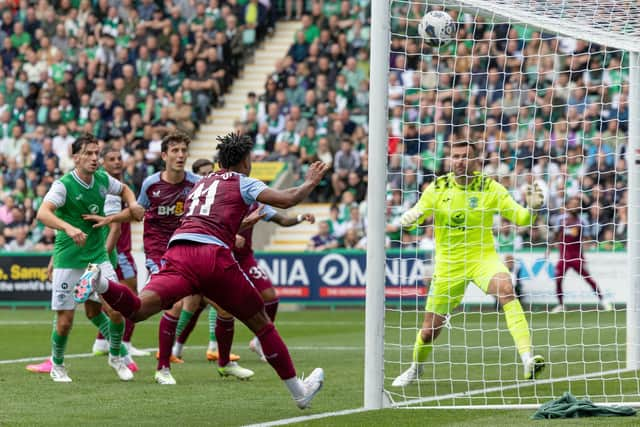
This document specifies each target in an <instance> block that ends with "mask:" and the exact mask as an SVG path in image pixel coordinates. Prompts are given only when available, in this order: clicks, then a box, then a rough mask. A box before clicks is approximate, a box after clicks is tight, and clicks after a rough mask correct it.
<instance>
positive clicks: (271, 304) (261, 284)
mask: <svg viewBox="0 0 640 427" xmlns="http://www.w3.org/2000/svg"><path fill="white" fill-rule="evenodd" d="M238 263H239V264H240V267H242V270H243V271H244V272H245V273H246V274H247V275H248V276H249V278H250V279H251V282H252V283H253V285H254V286H255V288H256V289H257V290H258V292H260V296H261V297H262V301H264V309H265V311H266V313H267V316H269V319H270V320H271V322H272V323H273V322H275V320H276V314H277V313H278V305H279V303H280V300H279V299H278V295H277V294H276V290H275V289H274V288H273V283H271V280H270V279H269V276H267V274H266V273H265V272H264V271H262V269H261V268H260V267H259V266H258V263H257V261H256V259H255V258H254V257H253V256H252V255H251V256H246V257H243V258H241V259H240V260H239V261H238ZM249 348H250V349H251V351H253V352H254V353H256V354H257V355H258V357H259V358H260V360H262V361H263V362H266V359H265V357H264V352H263V351H262V347H261V345H260V340H259V339H258V337H253V339H252V340H251V341H250V342H249Z"/></svg>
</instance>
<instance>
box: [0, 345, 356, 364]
mask: <svg viewBox="0 0 640 427" xmlns="http://www.w3.org/2000/svg"><path fill="white" fill-rule="evenodd" d="M205 348H207V346H203V345H201V346H195V345H194V346H188V347H185V350H189V349H191V350H203V349H205ZM141 350H142V351H149V352H154V351H157V350H158V349H157V348H155V347H154V348H143V349H141ZM289 350H294V351H362V350H364V347H362V346H308V345H302V346H295V345H294V346H290V347H289ZM94 356H95V354H93V353H77V354H65V356H64V358H65V359H84V358H87V357H94ZM47 357H49V356H39V357H23V358H21V359H8V360H0V365H11V364H14V363H26V362H37V361H39V360H45V359H46V358H47Z"/></svg>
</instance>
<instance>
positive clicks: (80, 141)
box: [71, 133, 98, 154]
mask: <svg viewBox="0 0 640 427" xmlns="http://www.w3.org/2000/svg"><path fill="white" fill-rule="evenodd" d="M97 143H98V138H96V137H95V136H93V135H91V134H90V133H83V134H82V135H80V136H79V137H77V138H76V140H75V141H73V144H71V154H78V153H79V152H81V151H82V149H83V148H84V147H85V146H86V145H88V144H97Z"/></svg>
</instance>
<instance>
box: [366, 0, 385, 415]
mask: <svg viewBox="0 0 640 427" xmlns="http://www.w3.org/2000/svg"><path fill="white" fill-rule="evenodd" d="M371 22H372V24H373V23H377V24H376V25H377V26H378V27H377V28H378V30H375V31H372V32H371V70H375V69H379V70H386V69H387V68H388V65H389V60H388V58H389V40H390V39H389V34H390V32H389V24H390V18H389V5H388V3H387V2H386V1H374V2H372V4H371ZM372 28H376V27H373V26H372ZM387 85H388V78H387V73H386V72H375V73H371V78H370V95H369V96H370V103H369V145H368V148H369V171H370V172H369V176H368V188H367V200H368V204H367V222H368V224H369V226H370V227H369V231H368V232H367V272H366V280H367V287H366V304H365V349H366V351H365V356H364V357H365V363H364V365H365V376H364V407H365V408H367V409H377V408H381V407H382V405H383V402H384V400H383V399H384V389H383V387H384V384H383V380H384V282H385V281H384V277H385V258H386V257H385V233H384V228H385V223H386V219H385V199H384V194H381V193H380V191H381V189H384V188H385V187H386V185H387V115H388V113H387ZM371 171H373V173H371ZM372 229H373V230H378V231H372Z"/></svg>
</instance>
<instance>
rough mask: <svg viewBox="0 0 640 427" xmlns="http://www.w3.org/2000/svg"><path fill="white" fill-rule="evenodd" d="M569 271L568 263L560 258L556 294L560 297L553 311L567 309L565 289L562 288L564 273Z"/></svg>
mask: <svg viewBox="0 0 640 427" xmlns="http://www.w3.org/2000/svg"><path fill="white" fill-rule="evenodd" d="M566 272H567V263H566V262H565V261H564V259H562V258H561V259H560V260H559V261H558V264H557V265H556V295H557V297H558V305H556V306H555V307H553V309H552V310H551V312H552V313H560V312H563V311H564V310H565V307H564V291H563V290H562V282H563V281H564V275H565V274H566Z"/></svg>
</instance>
